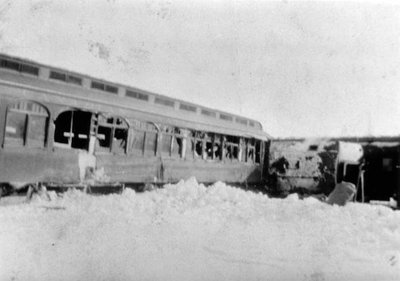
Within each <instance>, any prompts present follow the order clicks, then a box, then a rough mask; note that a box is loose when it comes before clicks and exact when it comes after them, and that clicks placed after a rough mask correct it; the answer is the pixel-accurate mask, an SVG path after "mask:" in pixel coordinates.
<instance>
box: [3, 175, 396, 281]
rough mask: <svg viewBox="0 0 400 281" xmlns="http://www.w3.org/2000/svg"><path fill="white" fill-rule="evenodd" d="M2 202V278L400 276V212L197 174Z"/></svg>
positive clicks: (386, 277)
mask: <svg viewBox="0 0 400 281" xmlns="http://www.w3.org/2000/svg"><path fill="white" fill-rule="evenodd" d="M53 197H54V198H53V200H52V201H50V202H48V201H45V200H42V199H40V198H35V199H34V200H33V201H32V202H31V203H29V204H18V205H7V206H5V205H2V206H0V280H163V281H166V280H313V281H316V280H400V212H396V211H392V210H391V209H389V208H386V207H379V206H371V205H363V204H356V203H350V204H348V205H346V206H345V207H338V206H330V205H327V204H324V203H321V202H319V201H317V200H316V199H313V198H309V199H305V200H299V199H298V198H297V196H295V195H292V196H289V197H288V198H286V199H272V198H268V197H267V196H266V195H262V194H256V193H253V192H246V191H244V190H240V189H237V188H233V187H230V186H227V185H225V184H224V183H216V184H214V185H213V186H211V187H208V188H205V187H204V186H203V185H201V184H198V183H197V182H196V181H195V180H194V179H190V180H188V181H186V182H183V181H182V182H180V183H178V184H176V185H167V186H165V188H163V189H158V190H155V191H152V192H145V193H135V192H134V191H133V190H130V189H127V190H125V191H124V192H123V194H112V195H106V196H93V195H86V194H84V193H81V192H78V191H71V192H67V193H65V194H63V196H62V197H56V196H55V195H54V194H53Z"/></svg>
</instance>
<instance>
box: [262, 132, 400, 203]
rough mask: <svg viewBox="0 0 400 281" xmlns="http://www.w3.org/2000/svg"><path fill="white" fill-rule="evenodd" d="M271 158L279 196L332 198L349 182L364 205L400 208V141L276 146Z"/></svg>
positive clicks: (294, 141)
mask: <svg viewBox="0 0 400 281" xmlns="http://www.w3.org/2000/svg"><path fill="white" fill-rule="evenodd" d="M269 158H270V166H269V174H270V179H269V186H270V187H271V188H272V189H273V191H275V192H277V193H289V192H304V193H324V194H326V195H328V194H329V193H330V192H331V191H332V190H333V188H334V187H335V184H336V183H340V182H342V181H346V182H350V183H353V184H354V185H355V186H356V187H357V197H356V200H358V201H361V202H371V203H379V204H385V205H390V206H391V207H396V206H397V207H398V206H399V204H398V203H396V202H400V165H399V164H400V138H399V137H360V138H331V139H282V140H273V141H272V143H271V146H270V156H269Z"/></svg>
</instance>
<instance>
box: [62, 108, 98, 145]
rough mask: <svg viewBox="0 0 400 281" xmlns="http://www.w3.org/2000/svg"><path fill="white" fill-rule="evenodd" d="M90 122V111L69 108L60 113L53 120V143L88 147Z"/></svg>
mask: <svg viewBox="0 0 400 281" xmlns="http://www.w3.org/2000/svg"><path fill="white" fill-rule="evenodd" d="M91 123H92V113H91V112H85V111H79V110H70V111H64V112H62V113H60V114H59V115H58V116H57V119H56V120H55V122H54V124H55V131H54V145H55V146H60V147H69V148H76V149H88V148H89V136H90V126H91Z"/></svg>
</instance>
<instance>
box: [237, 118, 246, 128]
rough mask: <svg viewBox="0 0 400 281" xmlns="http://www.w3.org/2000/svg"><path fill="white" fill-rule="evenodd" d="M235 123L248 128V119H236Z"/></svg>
mask: <svg viewBox="0 0 400 281" xmlns="http://www.w3.org/2000/svg"><path fill="white" fill-rule="evenodd" d="M235 121H236V123H239V124H241V125H244V126H247V120H246V119H243V118H239V117H236V118H235Z"/></svg>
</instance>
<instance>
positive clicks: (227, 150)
mask: <svg viewBox="0 0 400 281" xmlns="http://www.w3.org/2000/svg"><path fill="white" fill-rule="evenodd" d="M224 157H225V158H226V159H231V160H233V159H238V158H239V137H235V136H224Z"/></svg>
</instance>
